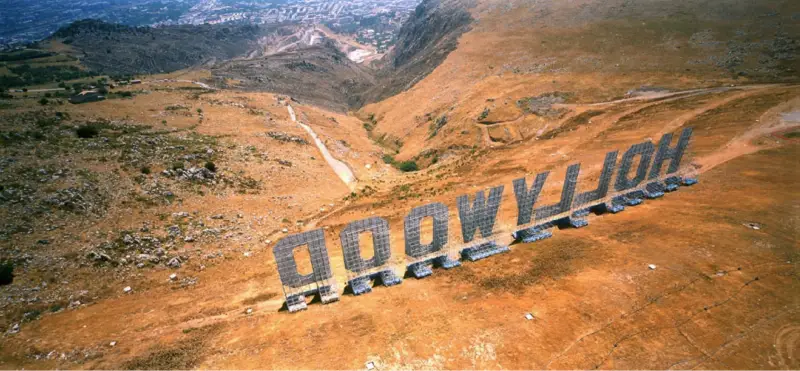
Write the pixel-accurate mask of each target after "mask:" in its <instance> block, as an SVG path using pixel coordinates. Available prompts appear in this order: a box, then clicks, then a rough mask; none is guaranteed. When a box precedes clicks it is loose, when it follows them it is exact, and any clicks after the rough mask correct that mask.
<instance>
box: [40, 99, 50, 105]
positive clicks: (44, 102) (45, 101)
mask: <svg viewBox="0 0 800 371" xmlns="http://www.w3.org/2000/svg"><path fill="white" fill-rule="evenodd" d="M47 103H50V100H48V99H47V98H42V99H39V104H41V105H43V106H46V105H47Z"/></svg>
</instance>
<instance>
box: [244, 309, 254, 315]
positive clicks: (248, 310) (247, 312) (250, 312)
mask: <svg viewBox="0 0 800 371" xmlns="http://www.w3.org/2000/svg"><path fill="white" fill-rule="evenodd" d="M245 313H246V314H253V308H247V310H246V311H245Z"/></svg>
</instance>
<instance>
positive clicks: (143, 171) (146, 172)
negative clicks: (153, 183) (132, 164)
mask: <svg viewBox="0 0 800 371" xmlns="http://www.w3.org/2000/svg"><path fill="white" fill-rule="evenodd" d="M139 170H140V171H141V172H142V174H144V175H148V174H150V167H148V166H142V168H141V169H139Z"/></svg>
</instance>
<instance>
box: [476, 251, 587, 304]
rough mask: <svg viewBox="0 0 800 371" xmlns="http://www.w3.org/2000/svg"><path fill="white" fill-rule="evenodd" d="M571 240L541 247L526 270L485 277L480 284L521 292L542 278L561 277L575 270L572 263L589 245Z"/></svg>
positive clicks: (495, 288)
mask: <svg viewBox="0 0 800 371" xmlns="http://www.w3.org/2000/svg"><path fill="white" fill-rule="evenodd" d="M569 242H570V243H562V244H560V245H561V246H550V247H547V248H544V249H540V250H539V253H538V254H537V255H536V256H535V257H534V258H533V259H532V260H531V261H530V262H529V263H528V264H527V267H526V268H525V270H524V271H518V272H512V273H508V274H499V275H494V276H491V277H488V278H484V279H483V280H481V281H480V283H479V285H480V286H481V287H482V288H484V289H486V290H490V291H506V292H519V291H522V290H524V289H526V288H527V287H530V286H533V285H535V284H536V283H538V282H540V281H541V280H542V279H550V280H557V279H560V278H561V277H564V276H566V275H568V274H570V273H571V272H572V271H573V267H572V265H571V263H572V262H573V261H574V260H576V259H579V258H581V257H582V256H583V255H584V251H585V250H586V248H587V247H588V244H587V243H586V242H578V241H569ZM500 272H502V271H500Z"/></svg>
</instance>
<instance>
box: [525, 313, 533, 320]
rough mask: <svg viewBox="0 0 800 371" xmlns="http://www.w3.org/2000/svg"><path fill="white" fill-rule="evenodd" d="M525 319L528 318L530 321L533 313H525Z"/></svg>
mask: <svg viewBox="0 0 800 371" xmlns="http://www.w3.org/2000/svg"><path fill="white" fill-rule="evenodd" d="M525 319H527V320H528V321H530V320H532V319H533V314H530V313H525Z"/></svg>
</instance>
